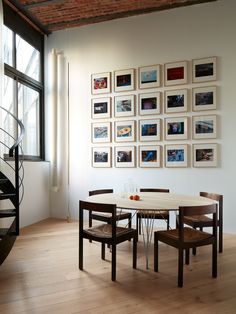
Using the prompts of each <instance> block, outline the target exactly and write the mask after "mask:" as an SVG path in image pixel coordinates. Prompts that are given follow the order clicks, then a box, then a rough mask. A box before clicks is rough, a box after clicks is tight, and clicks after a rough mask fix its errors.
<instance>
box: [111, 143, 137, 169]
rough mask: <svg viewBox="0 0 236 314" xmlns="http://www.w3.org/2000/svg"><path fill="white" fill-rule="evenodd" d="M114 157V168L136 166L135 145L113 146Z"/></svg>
mask: <svg viewBox="0 0 236 314" xmlns="http://www.w3.org/2000/svg"><path fill="white" fill-rule="evenodd" d="M114 159H115V162H114V164H115V167H116V168H134V167H136V147H135V146H115V147H114Z"/></svg>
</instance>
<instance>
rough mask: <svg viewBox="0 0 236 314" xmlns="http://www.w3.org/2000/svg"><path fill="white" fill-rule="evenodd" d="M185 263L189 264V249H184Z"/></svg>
mask: <svg viewBox="0 0 236 314" xmlns="http://www.w3.org/2000/svg"><path fill="white" fill-rule="evenodd" d="M185 264H186V265H189V249H186V250H185Z"/></svg>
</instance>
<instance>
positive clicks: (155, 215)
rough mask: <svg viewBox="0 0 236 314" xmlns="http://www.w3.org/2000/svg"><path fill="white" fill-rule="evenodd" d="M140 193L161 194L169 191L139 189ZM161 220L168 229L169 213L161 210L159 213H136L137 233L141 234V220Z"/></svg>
mask: <svg viewBox="0 0 236 314" xmlns="http://www.w3.org/2000/svg"><path fill="white" fill-rule="evenodd" d="M140 192H162V193H169V192H170V191H169V189H154V188H141V189H140ZM142 218H144V219H150V218H151V219H163V220H165V221H166V222H167V229H168V230H169V227H170V216H169V212H168V211H166V210H162V211H161V212H156V213H154V212H151V213H150V212H147V211H145V212H144V211H142V212H141V211H138V212H137V215H136V228H137V230H138V233H139V234H141V219H142Z"/></svg>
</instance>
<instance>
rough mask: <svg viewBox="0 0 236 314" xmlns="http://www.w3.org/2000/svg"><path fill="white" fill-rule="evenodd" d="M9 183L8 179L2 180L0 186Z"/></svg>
mask: <svg viewBox="0 0 236 314" xmlns="http://www.w3.org/2000/svg"><path fill="white" fill-rule="evenodd" d="M8 181H9V180H8V179H0V184H4V183H6V182H8Z"/></svg>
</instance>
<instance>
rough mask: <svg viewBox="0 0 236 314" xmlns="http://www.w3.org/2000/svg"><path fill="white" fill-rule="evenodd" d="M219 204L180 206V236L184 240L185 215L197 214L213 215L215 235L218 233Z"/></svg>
mask: <svg viewBox="0 0 236 314" xmlns="http://www.w3.org/2000/svg"><path fill="white" fill-rule="evenodd" d="M217 207H218V206H217V204H211V205H202V206H180V207H179V238H180V241H183V225H184V223H183V218H184V216H195V215H207V214H212V215H213V224H212V227H213V236H216V234H217Z"/></svg>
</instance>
